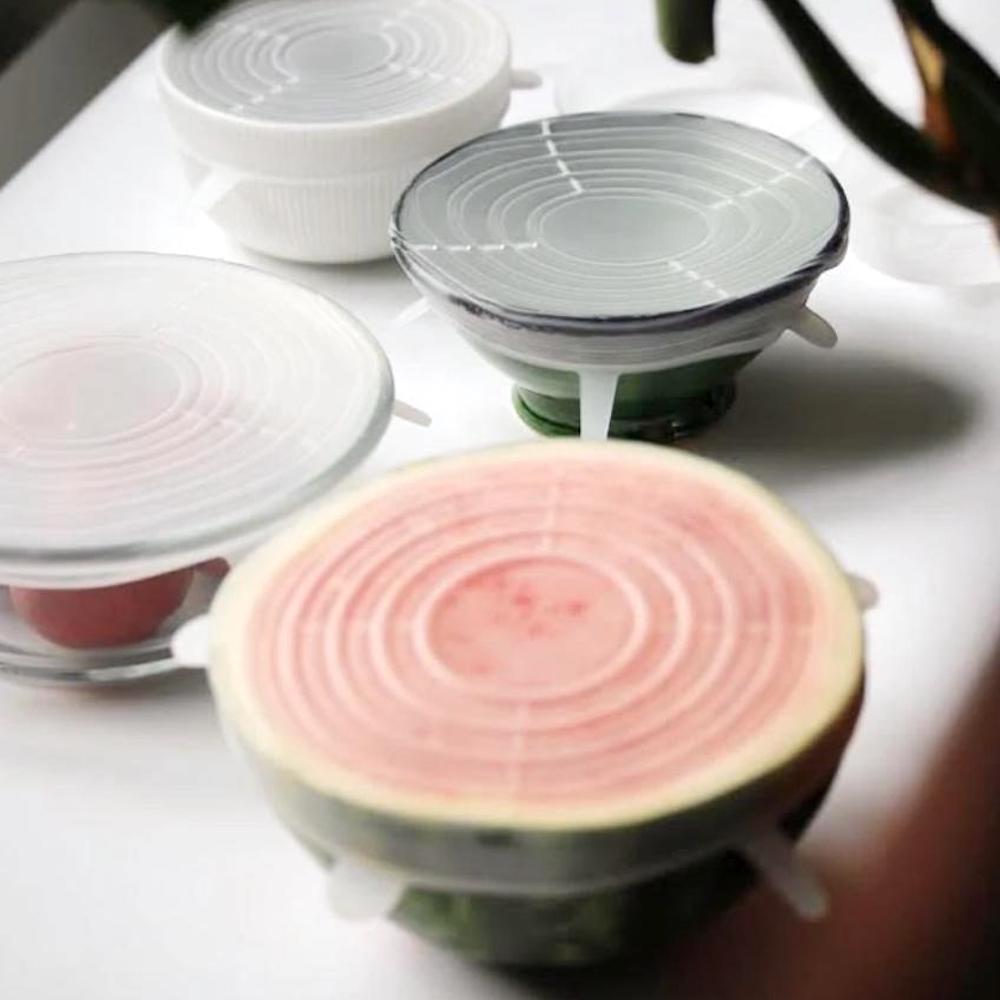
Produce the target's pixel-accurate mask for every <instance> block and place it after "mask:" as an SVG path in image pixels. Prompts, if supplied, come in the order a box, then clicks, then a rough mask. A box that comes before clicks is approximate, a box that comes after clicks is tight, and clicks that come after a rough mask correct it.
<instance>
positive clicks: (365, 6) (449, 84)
mask: <svg viewBox="0 0 1000 1000" xmlns="http://www.w3.org/2000/svg"><path fill="white" fill-rule="evenodd" d="M160 84H161V92H162V94H163V96H164V99H165V102H166V106H167V110H168V112H169V113H170V115H171V118H172V120H173V123H174V125H175V127H176V128H177V130H178V132H179V134H180V136H181V138H182V140H184V141H186V142H187V143H188V144H189V145H190V146H191V147H192V148H193V149H195V150H197V152H198V153H199V155H200V156H202V157H203V158H208V159H211V160H215V161H217V162H219V163H222V164H225V165H227V166H230V167H233V168H235V169H242V170H247V171H250V172H253V173H257V174H261V175H269V174H270V175H274V176H281V177H290V176H298V177H310V176H324V175H329V174H330V173H331V172H334V171H338V170H339V171H352V170H353V171H363V170H365V169H366V168H373V167H381V166H384V165H385V164H386V163H387V162H397V161H402V160H411V159H413V158H415V157H419V156H420V155H422V154H426V155H428V156H433V155H437V154H438V153H439V152H440V151H441V150H442V149H447V148H449V146H451V145H454V144H455V143H457V142H460V141H462V140H464V139H466V138H468V136H469V135H474V134H476V132H478V131H482V129H483V128H488V127H490V125H489V123H490V122H492V121H495V120H497V119H498V118H499V115H500V114H501V113H502V111H503V109H504V108H505V107H506V105H507V101H508V98H509V90H510V44H509V39H508V35H507V31H506V29H505V28H504V26H503V24H502V22H501V21H500V20H499V18H497V16H496V15H495V14H493V13H492V11H490V10H489V9H487V8H485V7H483V6H481V5H480V4H478V3H475V2H473V0H338V2H330V0H261V2H251V3H242V4H238V5H236V6H233V7H231V8H227V9H226V10H224V11H223V12H222V14H221V15H219V16H218V17H216V18H215V19H214V20H212V21H210V22H209V23H208V25H207V26H206V27H205V28H203V29H201V30H200V31H199V32H198V33H197V34H195V35H193V36H188V35H185V34H183V33H182V32H181V31H180V30H179V29H177V30H174V31H172V32H171V33H170V34H169V35H168V36H167V38H166V41H165V43H164V45H163V48H162V53H161V60H160ZM477 125H479V127H478V128H477V127H476V126H477Z"/></svg>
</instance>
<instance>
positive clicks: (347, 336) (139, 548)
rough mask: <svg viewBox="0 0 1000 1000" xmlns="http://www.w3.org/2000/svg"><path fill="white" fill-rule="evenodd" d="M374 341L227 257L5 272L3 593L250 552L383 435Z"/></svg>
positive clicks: (25, 266) (137, 574)
mask: <svg viewBox="0 0 1000 1000" xmlns="http://www.w3.org/2000/svg"><path fill="white" fill-rule="evenodd" d="M392 399H393V386H392V377H391V374H390V370H389V366H388V363H387V361H386V359H385V356H384V355H383V353H382V350H381V348H380V347H379V346H378V344H377V342H376V341H375V340H374V338H373V337H372V336H371V335H370V334H369V333H368V331H367V330H366V329H365V328H364V327H363V326H362V325H361V324H360V323H359V322H358V321H357V320H356V319H354V317H352V316H351V315H350V314H349V313H347V312H346V311H344V310H343V309H342V308H340V307H339V306H337V305H336V304H335V303H333V302H331V301H330V300H329V299H327V298H325V297H324V296H322V295H320V294H318V293H316V292H313V291H311V290H309V289H307V288H304V287H302V286H299V285H296V284H294V283H292V282H290V281H287V280H285V279H282V278H278V277H276V276H273V275H270V274H265V273H263V272H260V271H256V270H253V269H251V268H248V267H243V266H240V265H235V264H228V263H222V262H219V261H211V260H204V259H200V258H195V257H178V256H168V255H160V254H139V253H135V254H80V255H70V256H62V257H50V258H39V259H36V260H27V261H18V262H14V263H9V264H4V265H2V266H0V583H3V584H7V585H16V586H28V587H45V588H85V587H98V586H105V585H108V584H112V583H118V582H124V581H127V580H134V579H139V578H142V577H147V576H153V575H155V574H157V573H160V572H165V571H167V570H170V569H175V568H179V567H183V566H188V565H193V564H195V563H198V562H199V561H201V560H203V559H206V558H211V557H214V556H228V555H229V554H230V553H233V552H238V551H240V550H242V549H244V548H245V547H246V546H247V545H248V544H251V543H253V542H254V541H255V540H257V539H258V538H259V537H260V536H261V535H263V534H264V533H266V532H267V531H268V530H269V529H270V528H272V527H273V526H274V525H275V524H276V522H279V521H280V520H282V519H283V518H285V517H287V516H289V515H291V514H293V513H294V512H296V511H297V510H298V509H299V508H301V507H303V506H304V505H306V504H307V503H309V502H310V501H312V500H313V499H315V498H317V497H319V496H321V495H322V494H324V493H326V492H327V491H328V490H329V489H330V488H331V487H332V486H333V485H334V484H335V483H337V482H338V481H339V480H340V479H341V478H342V477H343V476H344V475H346V474H347V472H348V471H350V469H351V468H353V467H354V466H355V465H356V464H357V463H358V462H359V461H360V460H361V459H362V458H363V457H364V456H365V455H367V454H368V452H369V451H370V450H371V449H372V448H373V447H374V445H375V444H376V443H377V441H378V440H379V439H380V437H381V435H382V433H383V431H384V429H385V426H386V423H387V421H388V419H389V416H390V412H391V408H392Z"/></svg>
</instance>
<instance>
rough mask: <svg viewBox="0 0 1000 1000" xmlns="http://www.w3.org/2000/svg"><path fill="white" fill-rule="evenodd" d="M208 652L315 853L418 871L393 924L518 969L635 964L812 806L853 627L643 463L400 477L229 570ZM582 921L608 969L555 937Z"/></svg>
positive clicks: (760, 507)
mask: <svg viewBox="0 0 1000 1000" xmlns="http://www.w3.org/2000/svg"><path fill="white" fill-rule="evenodd" d="M212 633H213V649H214V655H213V663H212V671H211V677H212V684H213V689H214V691H215V693H216V697H217V700H218V702H219V706H220V710H221V713H222V716H223V718H224V720H225V721H226V723H227V725H229V726H230V727H231V729H232V730H233V731H234V733H235V734H236V736H237V738H238V740H239V742H240V743H241V744H242V745H243V746H244V748H245V749H246V750H247V753H248V755H249V757H250V758H251V759H252V760H253V761H254V762H255V766H256V767H257V770H258V772H259V774H260V776H261V779H262V781H263V783H264V786H265V789H266V790H267V793H268V795H269V797H270V798H271V800H272V802H273V803H274V805H275V806H276V808H277V810H278V812H279V814H280V815H281V816H282V818H283V819H284V821H285V822H286V823H287V824H288V825H289V826H290V827H291V828H292V830H293V831H294V832H295V833H296V834H297V835H298V836H299V838H300V839H301V840H302V841H303V842H304V843H305V844H306V845H307V846H308V847H309V848H310V849H311V850H312V851H313V852H314V853H316V854H317V855H318V856H320V857H321V858H324V859H335V858H336V857H337V856H338V854H339V853H349V854H351V855H352V856H354V857H364V858H367V859H368V860H369V861H370V862H371V863H373V864H375V865H385V866H388V867H390V868H392V869H393V870H398V871H401V872H403V873H404V874H405V876H406V878H407V879H408V880H409V882H410V883H411V884H412V885H413V886H414V888H412V889H411V890H410V892H409V893H408V894H407V895H406V897H405V898H404V900H403V904H402V905H401V907H400V908H399V910H398V911H397V913H396V918H397V919H398V920H400V921H401V922H403V923H405V924H407V925H408V926H411V927H414V928H415V929H418V930H421V931H422V932H424V933H427V934H429V935H430V936H431V937H433V938H435V939H437V940H439V941H441V942H442V943H447V944H450V945H452V946H455V947H460V948H461V949H462V950H465V951H466V952H468V953H470V954H473V955H475V956H477V957H480V958H484V959H492V960H497V961H505V962H518V961H521V960H523V961H530V962H539V961H540V962H546V961H551V962H560V961H566V960H570V957H571V956H575V957H573V958H572V960H574V961H576V960H579V961H584V960H591V959H593V960H596V959H598V958H602V957H608V955H609V954H611V953H613V952H615V951H617V950H619V948H620V947H621V945H622V934H624V935H625V937H629V936H630V934H628V933H625V932H624V930H623V928H624V927H626V925H630V923H631V921H632V917H628V918H627V919H626V917H625V916H623V914H625V913H626V912H628V913H631V912H632V911H631V909H630V904H628V905H627V901H628V900H631V899H633V898H634V897H633V894H634V893H636V892H640V887H645V888H642V890H641V892H640V895H642V896H643V897H644V898H646V899H649V898H659V896H658V895H657V893H656V892H653V891H652V889H650V886H652V885H653V884H654V883H655V884H658V885H660V886H661V888H664V887H665V886H669V885H674V886H676V885H678V884H681V883H678V882H677V881H676V880H677V879H681V880H682V882H683V880H684V879H686V877H687V876H685V875H684V873H685V872H686V871H688V870H689V869H691V867H692V866H695V868H696V870H697V871H699V872H701V873H702V874H701V875H700V876H699V877H698V879H695V881H696V882H699V883H700V882H701V880H702V879H703V878H706V877H708V876H706V875H705V873H706V872H709V873H712V872H714V871H715V868H714V863H715V861H717V860H718V859H719V858H721V857H728V856H730V855H728V854H727V851H728V849H729V848H730V847H731V846H732V845H733V843H734V841H736V840H738V838H739V836H740V835H741V832H742V831H744V830H746V829H749V828H750V827H752V826H754V825H757V826H759V825H760V824H761V823H766V824H769V825H771V826H776V825H778V824H780V823H781V822H783V821H784V820H786V819H787V818H788V817H790V816H793V815H795V814H797V811H798V810H800V809H802V808H803V803H808V802H809V801H811V800H812V799H814V797H815V795H816V794H817V789H819V788H821V787H822V786H824V785H825V784H826V783H827V782H828V781H829V780H830V778H831V775H832V774H833V773H834V771H835V770H836V767H837V763H838V762H839V759H840V756H841V754H842V752H843V750H844V747H845V745H846V742H847V738H848V737H849V735H850V731H851V728H852V727H853V723H854V719H855V716H856V712H857V708H858V705H859V703H860V694H861V679H862V667H861V633H860V621H859V614H858V610H857V607H856V605H855V603H854V599H853V596H852V594H851V590H850V587H849V585H848V582H847V580H846V579H845V577H844V576H843V574H842V573H841V572H840V570H839V568H838V567H837V565H836V563H835V562H834V561H833V560H832V558H831V557H830V556H829V555H828V554H827V553H826V551H825V550H824V549H823V548H822V546H821V545H819V543H818V542H817V541H816V540H815V539H814V538H813V536H812V535H811V533H810V532H809V531H808V530H807V529H806V528H805V527H804V526H803V525H801V524H800V523H799V522H798V521H797V520H796V519H795V518H794V517H793V516H792V515H791V514H790V513H789V512H788V511H787V510H785V509H784V508H783V507H782V506H781V505H780V504H779V503H778V502H777V501H776V500H774V498H772V497H771V496H770V495H769V494H767V493H766V492H765V491H764V490H762V489H761V488H760V487H758V486H757V485H756V484H754V483H752V482H751V481H749V480H747V479H745V478H743V477H741V476H739V475H737V474H735V473H733V472H731V471H728V470H725V469H722V468H721V467H719V466H716V465H714V464H713V463H709V462H706V461H704V460H701V459H697V458H694V457H692V456H690V455H686V454H684V453H679V452H664V451H663V450H660V449H656V448H652V447H649V446H644V445H636V444H624V443H599V444H598V443H584V442H579V441H571V442H548V443H541V444H533V445H530V446H522V447H518V448H513V449H503V450H498V451H496V452H490V453H484V454H482V455H478V456H473V457H471V458H467V459H457V460H450V461H444V462H439V463H432V464H429V465H426V466H421V467H419V468H417V469H414V470H410V471H407V472H403V473H399V474H396V475H394V476H390V477H386V479H385V480H383V481H382V482H381V483H380V484H376V485H375V486H373V487H369V488H368V489H367V490H364V491H361V492H359V493H357V494H355V495H354V496H353V497H351V498H347V499H344V500H340V501H338V502H336V503H334V504H332V505H331V506H330V507H329V508H328V509H326V510H323V511H320V512H318V513H316V514H314V515H313V516H312V517H311V518H309V519H307V520H306V521H304V522H302V524H300V525H299V526H297V527H296V528H293V529H291V530H289V531H288V532H286V533H285V534H284V535H283V536H281V537H279V538H277V539H275V540H274V541H273V542H272V543H270V544H268V545H267V546H265V547H264V548H263V549H261V550H259V551H258V552H257V553H255V554H254V555H253V556H251V557H250V559H249V560H247V562H246V563H244V564H241V566H240V567H239V568H237V569H236V570H234V571H233V573H232V574H231V575H230V577H229V578H228V579H227V580H226V581H225V582H224V584H223V586H222V590H221V592H220V596H219V598H218V600H217V602H216V605H215V607H214V609H213V615H212ZM727 864H730V865H731V862H727ZM741 864H742V863H741ZM698 866H702V867H698ZM705 866H707V867H705ZM595 878H596V879H597V880H598V881H600V882H602V885H601V887H600V888H596V889H595V888H594V887H593V885H592V883H593V882H594V880H595ZM714 878H715V875H714V874H711V877H710V878H709V881H712V879H714ZM664 879H667V880H668V881H667V882H666V883H664V882H663V880H664ZM683 884H687V883H686V882H683ZM664 891H665V890H664ZM676 891H677V892H678V893H680V890H679V889H676ZM651 892H652V896H650V893H651ZM681 895H683V893H681ZM709 895H712V894H711V893H710V894H709ZM574 896H575V902H573V901H574ZM595 898H596V899H597V900H598V901H599V904H600V905H599V906H598V905H597V904H595V903H594V899H595ZM677 898H678V899H679V898H680V895H678V897H677ZM557 904H558V905H557ZM576 904H579V905H580V906H581V907H582V909H580V910H577V909H576V908H575V907H576ZM550 906H553V907H556V909H555V910H547V909H546V907H550ZM567 906H569V907H570V909H569V910H567V909H566V907H567ZM595 906H597V909H596V910H595V909H594V907H595ZM660 906H661V907H664V906H665V904H664V903H663V902H662V900H661V902H660ZM560 907H562V909H560ZM682 909H683V907H682ZM612 911H614V912H615V913H618V914H619V916H618V917H615V918H614V919H611V917H610V916H609V914H611V913H612ZM519 912H520V913H522V914H523V916H524V922H523V923H522V924H521V925H520V931H523V932H524V933H523V934H520V935H515V934H514V930H513V929H512V930H511V931H510V934H511V935H512V940H511V941H510V942H508V943H509V944H510V947H507V948H504V947H501V946H500V939H499V937H498V934H499V933H500V932H499V931H498V928H502V927H503V926H508V925H510V926H513V925H511V924H510V922H511V920H512V919H513V917H512V915H514V914H517V913H519ZM571 912H572V913H580V914H590V916H587V917H586V918H584V917H580V919H581V920H582V921H583V923H582V924H580V925H579V926H581V927H584V926H585V927H586V928H587V931H586V933H585V934H584V932H583V931H581V932H580V933H581V934H582V935H583V937H586V936H587V935H592V932H593V928H594V926H597V925H601V920H605V922H606V923H607V926H608V927H611V926H614V928H616V930H615V931H614V933H612V932H611V931H610V930H608V931H607V932H606V933H605V935H604V938H603V940H604V941H605V943H606V945H607V947H605V948H601V947H598V946H596V945H595V942H594V941H593V940H590V938H588V939H587V942H586V945H584V942H583V941H582V939H581V940H579V941H578V942H577V943H578V944H579V947H577V948H574V946H573V939H574V934H572V933H570V934H569V936H568V937H567V938H565V939H559V940H558V941H555V940H554V939H552V937H551V934H549V935H548V936H546V935H545V934H544V933H542V930H543V929H544V927H545V926H547V925H549V924H551V925H552V926H557V925H560V920H559V919H556V917H555V916H553V915H552V914H555V913H563V915H564V916H565V917H566V919H567V920H570V913H571ZM598 912H599V913H601V914H603V915H604V916H603V917H601V918H600V919H598V918H597V917H596V916H594V914H595V913H598ZM459 913H461V914H465V916H466V917H467V918H468V920H469V921H471V923H472V924H474V925H475V926H476V927H478V928H479V929H478V931H477V932H476V934H473V935H472V937H474V938H476V937H477V935H478V938H477V940H478V939H482V940H486V941H489V942H491V943H490V944H482V940H480V944H479V945H476V946H472V945H470V944H468V942H465V943H463V940H464V939H463V938H462V935H460V934H459V933H458V930H457V928H458V923H457V922H456V921H457V920H458V914H459ZM545 913H549V914H550V916H551V919H550V917H545V918H544V919H541V920H535V921H534V923H532V919H533V917H532V915H534V917H538V916H539V915H540V914H545ZM497 914H500V915H502V916H496V915H497ZM494 916H496V921H498V922H496V921H494V919H493V918H494ZM591 916H593V917H594V920H596V922H597V923H596V925H595V924H594V923H592V922H591V919H590V918H591ZM484 921H485V924H484ZM575 921H576V918H575V917H574V918H573V919H572V920H570V925H572V926H577V924H576V923H575ZM670 923H671V922H670V921H667V924H670ZM448 926H451V927H453V928H454V929H455V933H454V934H449V933H446V932H445V930H447V927H448ZM484 926H489V927H490V928H492V930H490V932H489V933H486V932H485V931H484V930H483V927H484ZM532 926H534V927H536V930H535V931H531V930H530V928H531V927H532ZM601 926H603V925H601ZM665 926H666V925H665ZM434 927H436V928H437V930H434V929H433V928H434ZM442 927H444V928H445V930H442ZM500 936H501V937H502V934H501V935H500ZM577 937H579V935H577ZM598 937H600V935H598ZM515 938H516V940H517V941H520V942H521V943H520V944H515V943H514V939H515ZM557 945H558V946H557ZM560 956H562V957H560Z"/></svg>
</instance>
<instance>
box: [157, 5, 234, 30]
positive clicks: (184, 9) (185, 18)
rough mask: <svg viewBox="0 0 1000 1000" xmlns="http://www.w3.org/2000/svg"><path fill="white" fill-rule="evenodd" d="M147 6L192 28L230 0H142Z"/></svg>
mask: <svg viewBox="0 0 1000 1000" xmlns="http://www.w3.org/2000/svg"><path fill="white" fill-rule="evenodd" d="M144 2H145V3H146V4H147V6H150V7H155V8H158V9H159V10H160V11H162V12H163V13H164V14H166V16H167V17H169V18H170V19H171V20H174V21H178V22H179V23H180V24H181V25H183V27H185V28H187V29H189V30H193V29H194V28H197V27H199V26H200V25H201V24H203V23H204V22H205V21H207V20H208V18H210V17H211V16H212V15H213V14H216V13H218V12H219V11H220V10H222V8H223V7H228V6H229V2H230V0H144Z"/></svg>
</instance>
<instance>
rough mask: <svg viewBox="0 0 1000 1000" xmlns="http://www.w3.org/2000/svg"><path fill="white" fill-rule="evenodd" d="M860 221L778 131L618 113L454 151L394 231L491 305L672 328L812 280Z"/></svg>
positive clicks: (479, 310) (609, 323)
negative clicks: (850, 223) (852, 222)
mask: <svg viewBox="0 0 1000 1000" xmlns="http://www.w3.org/2000/svg"><path fill="white" fill-rule="evenodd" d="M847 222H848V209H847V202H846V199H845V198H844V194H843V192H842V190H841V188H840V185H839V184H838V183H837V182H836V180H835V179H834V178H833V176H832V175H831V174H830V172H829V171H828V170H827V169H826V167H824V166H823V165H822V164H821V163H820V162H819V161H818V160H816V159H815V158H814V157H813V156H811V155H809V154H808V153H804V152H803V151H802V150H800V149H798V148H797V147H795V146H793V145H792V144H790V143H788V142H786V141H784V140H782V139H779V138H777V137H776V136H772V135H770V134H769V133H766V132H760V131H758V130H755V129H751V128H747V127H745V126H742V125H737V124H735V123H733V122H726V121H722V120H719V119H711V118H704V117H700V116H696V115H686V114H669V113H657V112H617V113H598V114H582V115H569V116H565V117H561V118H553V119H547V120H544V121H541V122H531V123H527V124H523V125H517V126H514V127H513V128H507V129H503V130H501V131H499V132H495V133H492V134H490V135H487V136H483V137H481V138H479V139H475V140H473V141H472V142H470V143H468V144H466V145H464V146H462V147H460V148H459V149H457V150H454V151H453V152H451V153H449V154H448V155H447V156H444V157H442V158H441V159H440V160H438V161H437V162H435V163H433V164H431V166H429V167H427V168H426V169H425V170H424V171H422V172H421V173H420V174H419V175H418V176H417V177H416V179H415V180H414V181H413V183H412V184H411V185H410V187H409V188H408V189H407V191H406V192H405V193H404V195H403V197H402V198H401V200H400V202H399V204H398V205H397V208H396V212H395V216H394V224H393V233H392V235H393V241H394V247H395V250H396V253H397V256H398V257H399V259H400V261H401V263H402V264H403V266H404V267H405V269H406V270H407V272H408V273H409V274H410V276H411V277H412V278H413V279H414V280H415V281H416V282H417V283H418V285H420V286H422V287H424V288H426V289H428V290H429V291H430V292H431V293H432V294H439V295H442V296H445V297H447V298H448V299H450V300H452V301H456V302H459V303H461V304H464V305H466V306H467V308H469V309H470V310H471V311H473V312H475V313H476V314H477V315H482V314H486V315H489V316H493V317H496V318H497V319H499V320H501V321H502V322H503V323H504V324H507V325H509V326H526V327H528V328H530V329H533V330H538V331H546V330H549V331H556V332H567V331H569V332H573V333H579V334H608V333H623V334H624V333H634V332H636V331H638V330H642V329H649V330H650V332H653V333H655V334H657V335H659V334H662V333H663V332H664V331H665V330H670V329H674V330H681V329H683V330H685V331H690V330H691V329H692V328H693V327H698V326H701V325H708V324H710V323H712V322H714V321H716V320H718V319H720V318H723V317H725V316H727V315H732V314H733V313H734V312H739V311H742V310H745V309H747V308H750V307H752V306H755V305H761V304H764V303H766V302H768V301H769V300H771V299H775V300H776V299H778V298H780V297H782V296H783V295H785V294H786V293H787V292H788V290H789V289H790V288H794V287H802V286H808V285H809V284H810V283H811V282H812V281H813V280H815V278H816V276H817V275H818V274H819V273H820V272H821V271H823V270H825V269H826V268H829V267H831V266H833V265H834V264H836V263H837V262H839V260H840V259H841V258H842V256H843V252H844V249H845V244H846V235H847ZM501 338H502V332H498V334H497V339H501Z"/></svg>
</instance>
